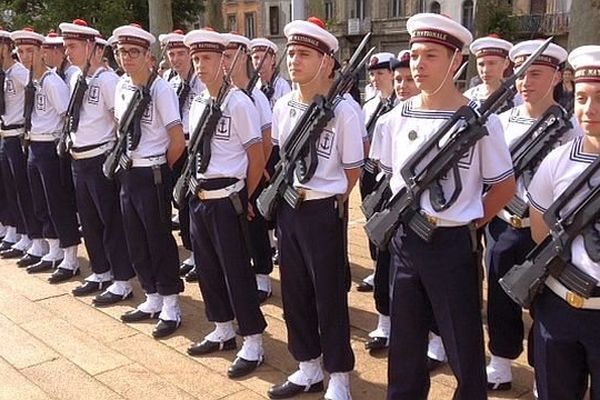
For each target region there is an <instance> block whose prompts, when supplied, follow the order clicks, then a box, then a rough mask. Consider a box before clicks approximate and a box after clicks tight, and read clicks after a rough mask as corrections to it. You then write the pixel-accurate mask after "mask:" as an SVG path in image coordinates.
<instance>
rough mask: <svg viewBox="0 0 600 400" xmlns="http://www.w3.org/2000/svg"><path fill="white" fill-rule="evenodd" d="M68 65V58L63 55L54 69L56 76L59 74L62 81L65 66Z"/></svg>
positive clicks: (64, 76) (64, 74)
mask: <svg viewBox="0 0 600 400" xmlns="http://www.w3.org/2000/svg"><path fill="white" fill-rule="evenodd" d="M68 65H69V59H68V58H67V56H65V57H63V59H62V61H61V62H60V65H59V66H58V68H57V69H56V73H57V74H58V76H60V78H61V79H62V80H63V81H64V80H65V78H66V73H67V66H68Z"/></svg>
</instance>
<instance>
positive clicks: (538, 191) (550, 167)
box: [528, 137, 600, 282]
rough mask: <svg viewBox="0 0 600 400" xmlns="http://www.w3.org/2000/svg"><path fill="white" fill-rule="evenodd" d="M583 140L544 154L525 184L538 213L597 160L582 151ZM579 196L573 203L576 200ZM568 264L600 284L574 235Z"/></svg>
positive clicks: (579, 239) (599, 274)
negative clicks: (536, 168)
mask: <svg viewBox="0 0 600 400" xmlns="http://www.w3.org/2000/svg"><path fill="white" fill-rule="evenodd" d="M584 140H585V139H584V137H578V138H576V139H575V140H573V141H571V142H568V143H566V144H563V145H562V146H560V147H558V148H556V149H554V150H553V151H552V152H551V153H550V154H548V156H547V157H546V158H545V159H544V160H543V161H542V163H541V164H540V166H539V168H538V170H537V172H536V173H535V175H534V177H533V180H532V181H531V184H530V185H529V193H528V196H529V200H530V204H531V206H532V207H534V208H535V209H536V210H537V211H539V212H540V213H544V212H546V210H547V209H548V208H549V207H550V205H551V204H552V203H553V202H554V201H555V200H556V199H557V198H558V197H559V196H560V194H561V193H563V192H564V191H565V190H566V189H567V187H568V186H569V185H570V184H571V183H572V182H573V181H574V180H575V179H576V178H577V176H579V175H580V174H581V173H582V172H583V171H584V170H585V169H586V168H587V167H588V166H589V165H590V164H591V163H592V162H594V160H595V159H596V158H597V157H598V155H597V154H589V153H584V152H583V141H584ZM598 184H600V176H595V177H594V178H593V179H592V185H594V186H597V185H598ZM584 195H585V193H581V195H580V196H584ZM580 196H577V197H576V198H575V199H574V200H575V201H580V200H581V198H579V197H580ZM568 207H569V205H567V208H568ZM599 225H600V224H596V229H600V226H599ZM571 263H572V264H573V265H575V266H576V267H577V268H579V269H580V270H582V271H583V272H585V273H586V274H588V275H590V276H592V277H593V278H594V279H596V280H598V282H600V268H599V265H598V263H595V262H594V261H592V260H591V259H590V258H589V256H588V254H587V252H586V250H585V246H584V244H583V236H581V235H579V236H577V237H576V238H575V240H573V243H572V244H571Z"/></svg>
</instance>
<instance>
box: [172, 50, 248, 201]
mask: <svg viewBox="0 0 600 400" xmlns="http://www.w3.org/2000/svg"><path fill="white" fill-rule="evenodd" d="M241 51H242V48H241V47H238V49H237V52H236V53H235V57H234V58H233V61H232V63H231V68H229V72H228V73H227V75H225V76H224V77H223V83H221V87H220V88H219V92H218V93H217V97H216V98H215V100H214V101H213V100H212V99H209V102H208V104H207V105H206V106H205V107H204V110H203V111H202V114H201V115H200V119H199V120H198V123H197V124H196V127H195V128H194V132H192V134H191V135H190V143H189V145H188V157H187V159H186V160H185V163H184V164H183V168H182V170H181V175H180V176H179V179H177V182H176V183H175V187H174V188H173V200H174V201H175V203H176V204H177V206H178V207H179V208H180V209H181V207H183V205H184V204H185V201H186V199H187V196H188V194H189V193H190V192H195V191H196V188H195V183H194V181H195V179H194V177H193V176H192V175H193V174H194V172H196V168H197V171H198V172H204V171H206V168H207V167H208V164H209V162H210V158H211V149H210V145H211V139H212V137H213V135H214V133H215V130H216V129H217V124H218V123H219V120H220V119H221V115H222V114H221V105H222V104H223V101H224V100H225V96H227V93H228V92H229V89H230V88H231V86H232V83H231V74H232V71H233V69H234V68H235V66H236V65H237V62H238V59H239V56H240V53H241ZM197 156H198V157H199V159H200V160H199V163H197V161H198V160H197V159H196V157H197Z"/></svg>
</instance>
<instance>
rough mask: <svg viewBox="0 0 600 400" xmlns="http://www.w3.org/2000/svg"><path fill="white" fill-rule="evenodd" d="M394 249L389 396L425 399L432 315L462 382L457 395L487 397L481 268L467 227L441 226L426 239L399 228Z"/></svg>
mask: <svg viewBox="0 0 600 400" xmlns="http://www.w3.org/2000/svg"><path fill="white" fill-rule="evenodd" d="M391 251H392V268H394V269H395V280H394V286H393V297H392V299H393V302H392V304H391V310H390V311H391V322H392V331H391V337H390V350H389V356H388V358H389V361H388V381H389V382H388V393H387V398H388V400H420V399H426V398H427V394H428V393H429V387H430V381H429V371H428V370H427V345H428V334H429V330H430V328H431V326H432V322H433V319H434V318H435V320H436V321H437V325H438V328H439V332H440V335H441V336H442V340H443V342H444V347H445V348H446V353H447V355H448V362H449V364H450V367H451V368H452V371H453V372H454V375H455V376H456V379H457V381H458V385H457V388H456V390H455V392H454V397H453V398H454V399H455V400H479V399H486V398H487V393H486V389H487V384H486V375H485V357H484V345H483V327H482V322H481V304H480V296H479V273H478V271H477V265H476V261H475V255H474V253H473V250H472V243H471V237H470V232H469V228H468V227H466V226H465V227H456V228H438V229H436V231H435V232H434V234H433V238H432V241H431V243H426V242H425V241H423V240H422V239H421V238H420V237H419V236H417V235H416V234H415V233H414V232H413V231H412V230H411V229H403V228H402V227H400V229H399V230H398V232H396V235H395V236H394V238H393V242H392V246H391Z"/></svg>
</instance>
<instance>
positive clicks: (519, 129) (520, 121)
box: [498, 107, 582, 202]
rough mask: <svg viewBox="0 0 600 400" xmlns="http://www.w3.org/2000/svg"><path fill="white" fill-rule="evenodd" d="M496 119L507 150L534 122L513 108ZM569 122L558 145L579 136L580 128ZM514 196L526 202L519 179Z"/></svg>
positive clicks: (525, 190) (574, 121)
mask: <svg viewBox="0 0 600 400" xmlns="http://www.w3.org/2000/svg"><path fill="white" fill-rule="evenodd" d="M498 118H499V119H500V123H501V124H502V129H503V130H504V140H505V141H506V144H507V145H508V147H509V148H510V146H511V145H512V144H513V143H514V142H516V141H517V140H519V139H520V138H521V136H523V134H525V132H527V130H528V129H529V128H530V127H531V125H533V124H534V123H535V122H536V119H535V118H530V117H528V116H525V115H524V110H523V108H522V107H515V108H512V109H510V110H508V111H506V112H503V113H502V114H500V115H498ZM570 121H571V123H572V124H573V129H571V130H569V131H568V132H565V134H563V137H562V139H560V140H559V144H558V145H560V144H564V143H566V142H568V141H570V140H573V139H574V138H575V137H577V136H581V134H582V132H581V128H579V125H578V124H577V121H576V120H575V117H571V119H570ZM555 147H558V146H555ZM516 196H517V197H518V198H520V199H521V200H524V201H525V202H527V188H526V187H525V184H524V183H523V179H522V178H521V177H519V179H517V192H516Z"/></svg>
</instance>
